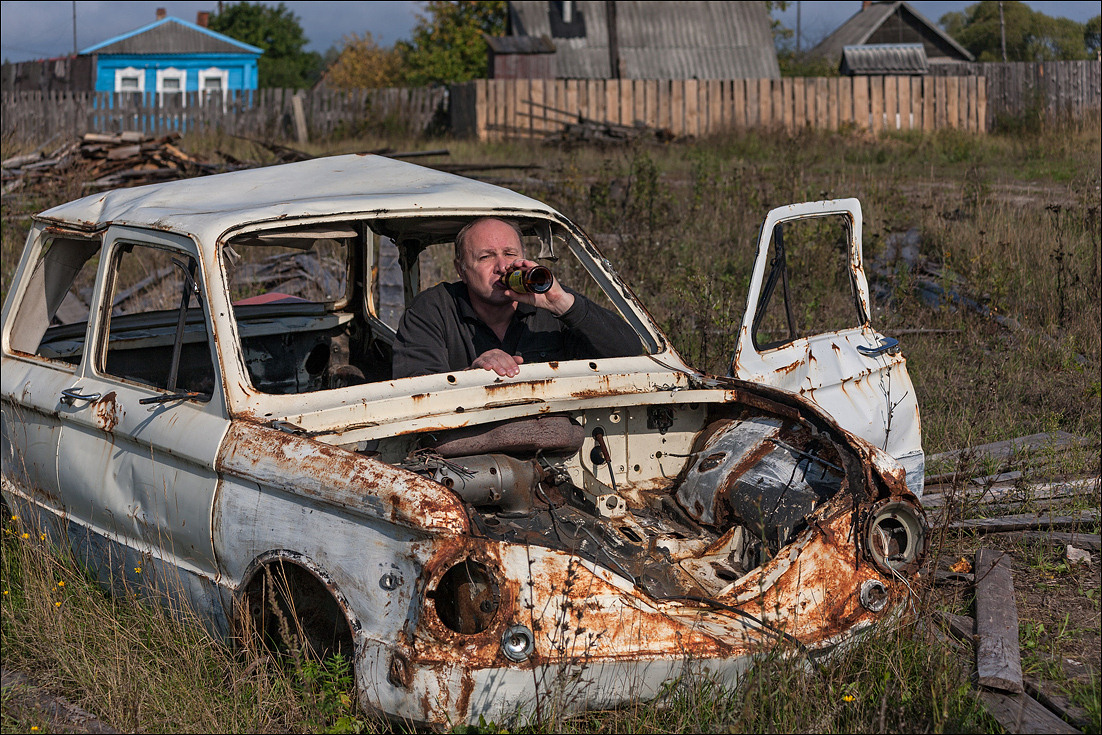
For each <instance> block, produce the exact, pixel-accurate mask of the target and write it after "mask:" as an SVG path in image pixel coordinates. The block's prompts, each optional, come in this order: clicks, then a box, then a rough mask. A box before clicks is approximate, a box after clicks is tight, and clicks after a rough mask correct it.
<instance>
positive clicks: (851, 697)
mask: <svg viewBox="0 0 1102 735" xmlns="http://www.w3.org/2000/svg"><path fill="white" fill-rule="evenodd" d="M853 700H854V696H853V695H852V694H847V695H846V696H844V697H842V701H843V702H852V701H853Z"/></svg>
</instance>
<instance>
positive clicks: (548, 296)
mask: <svg viewBox="0 0 1102 735" xmlns="http://www.w3.org/2000/svg"><path fill="white" fill-rule="evenodd" d="M537 265H539V263H536V262H535V261H532V260H514V261H513V262H512V264H511V265H510V268H519V269H520V270H528V269H529V268H535V267H536V266H537ZM505 295H506V296H508V297H509V298H511V299H512V300H513V301H519V302H520V303H522V304H529V305H531V306H534V307H536V308H537V309H547V310H548V311H549V312H551V313H552V314H554V315H555V316H562V315H563V314H565V313H566V312H567V311H569V310H570V307H571V306H573V305H574V294H571V293H568V292H567V291H566V290H565V289H564V288H563V287H562V284H560V283H559V279H558V278H556V279H555V280H554V282H553V283H552V284H551V288H550V289H549V290H548V291H547V293H517V292H516V291H513V290H511V289H505Z"/></svg>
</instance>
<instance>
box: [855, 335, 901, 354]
mask: <svg viewBox="0 0 1102 735" xmlns="http://www.w3.org/2000/svg"><path fill="white" fill-rule="evenodd" d="M857 351H858V352H860V353H861V354H862V355H864V356H865V357H876V356H878V355H883V354H884V353H885V352H887V353H889V354H894V353H896V352H898V351H899V340H897V339H896V338H895V337H882V338H881V342H880V344H878V345H877V346H876V347H865V345H857Z"/></svg>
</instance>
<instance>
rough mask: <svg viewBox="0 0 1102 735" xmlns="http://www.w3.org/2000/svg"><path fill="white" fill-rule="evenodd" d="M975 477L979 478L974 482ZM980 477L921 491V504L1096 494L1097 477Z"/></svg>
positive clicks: (1023, 499) (1001, 500) (1036, 498)
mask: <svg viewBox="0 0 1102 735" xmlns="http://www.w3.org/2000/svg"><path fill="white" fill-rule="evenodd" d="M1014 474H1018V473H1013V472H1010V473H1007V475H1014ZM1007 475H994V476H993V478H992V479H994V478H1002V477H1007ZM1019 477H1020V475H1019ZM977 480H979V481H978V482H977ZM982 480H983V478H976V480H970V481H969V482H968V483H967V484H965V485H964V486H963V487H958V488H953V487H951V486H949V487H946V486H945V485H938V486H936V487H934V488H932V489H931V490H930V491H929V492H925V491H924V492H923V494H922V505H923V507H926V508H936V507H938V506H940V505H945V504H946V503H947V502H948V500H949V498H950V497H952V498H953V499H954V500H956V501H957V502H958V503H960V502H973V503H976V502H980V503H984V504H987V503H1006V502H1015V501H1018V502H1023V501H1026V500H1039V499H1042V498H1045V499H1047V498H1063V499H1066V498H1074V497H1076V496H1078V495H1088V494H1089V495H1097V494H1098V488H1099V478H1098V477H1091V478H1087V479H1080V480H1065V481H1063V482H1046V483H1024V484H1023V483H1019V480H1018V479H1016V478H1013V477H1010V478H1008V479H1007V480H1004V481H1003V482H1001V483H996V482H994V481H989V482H983V481H982Z"/></svg>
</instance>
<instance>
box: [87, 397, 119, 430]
mask: <svg viewBox="0 0 1102 735" xmlns="http://www.w3.org/2000/svg"><path fill="white" fill-rule="evenodd" d="M93 405H94V410H95V416H96V424H97V425H98V426H99V427H100V428H101V429H103V430H104V431H106V432H108V433H111V432H112V431H114V430H115V427H116V426H118V425H119V419H121V418H122V415H123V413H125V411H124V409H123V407H122V406H120V405H119V403H118V399H117V396H116V395H115V391H111V392H110V393H108V394H107V395H105V396H104V397H103V398H101V399H99V400H98V401H96V402H95V404H93Z"/></svg>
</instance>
